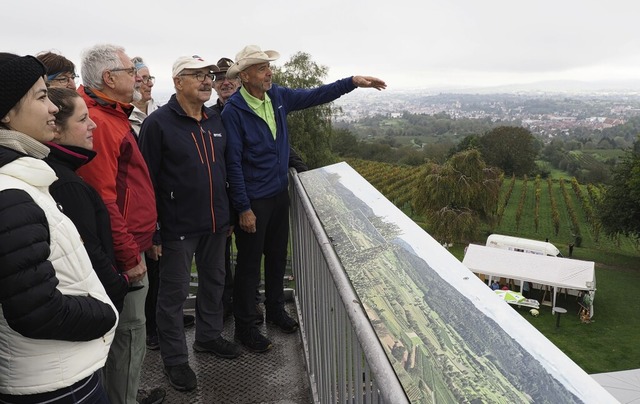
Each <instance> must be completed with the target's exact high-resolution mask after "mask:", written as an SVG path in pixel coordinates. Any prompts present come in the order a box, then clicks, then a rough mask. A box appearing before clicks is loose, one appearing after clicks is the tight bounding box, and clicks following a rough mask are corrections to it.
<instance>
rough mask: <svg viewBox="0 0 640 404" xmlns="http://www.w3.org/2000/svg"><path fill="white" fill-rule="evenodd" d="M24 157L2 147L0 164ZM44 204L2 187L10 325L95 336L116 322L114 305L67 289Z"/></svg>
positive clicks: (2, 292) (3, 288) (39, 335)
mask: <svg viewBox="0 0 640 404" xmlns="http://www.w3.org/2000/svg"><path fill="white" fill-rule="evenodd" d="M20 157H25V156H24V155H23V154H21V153H18V152H16V151H14V150H11V149H9V148H5V147H0V167H3V166H5V165H6V164H9V163H10V162H12V161H14V160H16V159H18V158H20ZM50 243H51V240H50V234H49V226H48V222H47V218H46V215H45V213H44V211H43V210H42V208H41V207H40V206H38V204H37V203H36V202H35V201H34V200H33V198H32V197H31V196H30V195H29V194H28V193H27V192H25V191H23V190H20V189H5V190H2V191H0V305H1V306H2V313H3V316H4V318H5V319H6V321H7V323H8V325H9V326H10V327H11V328H12V329H13V330H15V331H17V332H18V333H20V334H22V335H23V336H25V337H29V338H34V339H52V340H63V341H90V340H94V339H97V338H100V337H102V336H104V335H105V334H106V333H107V332H108V331H109V330H110V329H111V328H112V327H113V326H114V324H115V322H116V314H115V312H114V311H113V309H112V308H111V306H110V305H108V304H106V303H104V302H102V301H100V300H98V299H96V298H93V297H91V296H83V295H80V296H72V295H63V294H62V293H61V292H60V291H59V290H58V289H57V288H56V286H57V285H58V283H59V282H58V278H57V277H56V271H55V269H54V267H53V265H52V263H51V262H50V261H49V260H48V258H49V255H50V252H51V250H50Z"/></svg>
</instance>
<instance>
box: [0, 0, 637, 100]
mask: <svg viewBox="0 0 640 404" xmlns="http://www.w3.org/2000/svg"><path fill="white" fill-rule="evenodd" d="M3 9H4V10H5V11H4V12H3V18H2V20H3V21H2V24H0V38H2V44H3V46H2V48H3V49H2V50H3V51H9V52H14V53H18V54H35V53H38V52H40V51H43V50H57V51H59V52H60V53H62V54H63V55H64V56H66V57H67V58H69V59H71V60H72V61H74V62H75V63H76V65H79V62H80V55H81V52H82V50H83V49H85V48H87V47H89V46H91V45H94V44H97V43H113V44H117V45H121V46H124V47H125V48H126V51H127V53H128V55H129V56H142V57H143V58H144V59H145V60H146V62H147V64H148V65H149V66H150V68H151V74H152V75H154V76H156V77H157V78H158V80H157V83H156V88H157V89H158V90H161V91H170V90H171V86H172V85H171V81H170V72H171V65H172V63H173V61H174V60H175V59H176V58H177V57H178V56H181V55H193V54H198V55H200V56H202V57H204V58H205V59H210V60H211V61H212V62H214V63H215V62H216V61H217V60H218V59H219V58H220V57H222V56H226V57H230V58H232V59H234V58H235V55H236V53H237V52H238V51H239V50H240V49H242V48H243V47H244V46H245V45H249V44H255V45H258V46H260V47H261V48H262V49H264V50H266V49H273V50H277V51H278V52H280V53H281V55H282V57H281V59H280V60H278V61H276V62H275V64H281V63H284V62H285V61H287V60H289V58H290V57H291V56H292V55H293V54H295V53H296V52H300V51H301V52H306V53H308V54H310V55H311V57H312V59H313V60H314V61H315V62H317V63H319V64H322V65H325V66H327V67H328V68H329V76H328V78H327V81H333V80H335V79H338V78H342V77H346V76H350V75H353V74H366V75H373V76H377V77H380V78H382V79H384V80H385V81H386V82H387V84H388V86H389V87H388V88H389V89H407V88H434V87H438V88H439V87H446V86H491V85H502V84H514V83H531V82H537V81H545V80H584V81H595V80H618V79H620V80H622V79H625V80H627V79H640V29H639V28H638V25H639V23H638V13H637V11H639V10H640V6H639V5H638V4H637V3H636V2H635V1H633V0H624V1H622V0H608V1H604V0H537V1H518V0H438V1H435V0H412V1H409V0H395V1H380V0H366V1H364V0H363V1H350V0H323V1H313V2H310V1H305V0H298V1H292V0H272V1H255V0H244V1H242V0H241V1H216V0H209V1H205V0H181V1H175V0H155V1H140V0H138V1H124V0H108V1H94V0H85V1H78V0H70V1H65V2H53V3H52V2H44V1H41V0H19V1H18V0H5V4H4V7H3ZM78 70H79V68H78ZM78 73H79V72H78Z"/></svg>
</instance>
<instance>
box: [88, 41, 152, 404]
mask: <svg viewBox="0 0 640 404" xmlns="http://www.w3.org/2000/svg"><path fill="white" fill-rule="evenodd" d="M81 69H82V70H81V73H82V82H83V85H81V86H80V87H79V88H78V93H80V95H81V97H82V98H83V99H84V101H85V102H86V104H87V107H88V109H89V115H90V116H91V119H92V120H93V121H94V122H95V123H96V125H97V128H96V129H95V130H94V131H93V136H94V137H93V147H94V150H95V151H96V152H97V156H96V157H95V158H94V159H93V161H91V162H90V163H89V164H87V165H85V166H83V167H82V168H81V169H79V170H78V174H79V175H80V176H82V177H83V178H84V179H85V181H87V182H88V183H89V184H91V185H92V186H93V187H94V188H95V189H96V190H97V191H98V193H99V194H100V196H101V197H102V199H103V200H104V203H105V205H106V206H107V209H108V211H109V216H110V219H111V228H112V233H113V243H114V250H115V256H116V265H117V267H118V269H119V270H120V271H122V272H124V273H125V274H126V275H127V276H128V277H129V281H130V283H132V284H136V283H137V284H138V287H139V289H137V290H130V291H129V293H128V294H127V296H126V297H125V301H124V308H123V310H122V314H121V316H120V321H119V323H118V327H117V329H116V336H115V339H114V342H113V344H112V346H111V350H110V352H109V357H108V358H107V363H106V365H105V372H104V377H105V388H106V389H107V394H108V395H109V399H110V401H111V402H112V403H114V404H116V403H132V402H136V394H137V391H138V386H139V384H140V370H141V368H142V362H143V360H144V355H145V351H146V346H145V334H146V332H145V315H144V305H145V298H146V294H147V288H146V287H145V285H146V284H147V277H146V272H147V267H146V264H145V258H144V252H145V251H147V254H148V255H149V256H150V257H151V258H152V259H154V258H156V259H157V251H153V248H152V247H153V246H152V245H153V243H152V238H153V234H154V232H155V229H156V220H157V214H156V201H155V196H154V191H153V186H152V184H151V179H150V177H149V171H148V169H147V165H146V163H145V161H144V158H143V157H142V154H141V153H140V149H139V148H138V144H137V142H136V137H135V134H134V132H133V130H132V129H131V126H130V124H129V114H130V113H131V111H132V110H133V106H132V105H131V104H130V103H131V101H133V94H134V88H135V86H136V85H138V84H137V83H139V82H140V81H141V79H140V77H139V76H138V74H137V72H136V69H135V67H134V65H133V63H132V62H131V59H130V58H129V57H128V56H127V55H126V53H125V51H124V49H123V48H121V47H118V46H114V45H97V46H94V47H92V48H90V49H88V50H86V51H85V52H84V54H83V57H82V67H81ZM162 396H164V394H162ZM160 401H162V400H160Z"/></svg>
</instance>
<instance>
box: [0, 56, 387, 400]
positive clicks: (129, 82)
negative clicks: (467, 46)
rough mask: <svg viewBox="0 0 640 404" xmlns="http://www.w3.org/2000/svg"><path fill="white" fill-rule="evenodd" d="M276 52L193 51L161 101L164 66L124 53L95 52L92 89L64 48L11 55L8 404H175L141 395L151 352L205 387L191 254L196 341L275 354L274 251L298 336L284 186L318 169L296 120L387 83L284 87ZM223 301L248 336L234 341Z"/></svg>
mask: <svg viewBox="0 0 640 404" xmlns="http://www.w3.org/2000/svg"><path fill="white" fill-rule="evenodd" d="M278 57H279V54H278V53H277V52H275V51H262V50H261V49H260V48H259V47H257V46H255V45H249V46H246V47H245V48H243V49H242V50H241V51H240V52H239V53H238V54H237V55H236V58H235V62H234V61H233V60H231V59H229V58H221V59H220V60H219V61H218V63H212V62H209V61H206V60H204V59H203V58H201V57H198V56H186V57H180V58H178V59H177V60H176V61H175V63H174V64H173V68H172V80H173V86H174V88H175V94H174V95H172V96H171V99H170V100H169V101H168V102H167V103H166V104H165V105H163V106H158V105H157V104H156V103H155V102H154V100H153V98H152V96H151V90H152V87H153V85H154V81H155V78H154V77H153V76H151V75H150V69H149V67H148V66H147V65H146V64H145V62H144V60H143V59H142V58H140V57H135V58H133V59H132V58H130V57H129V56H128V55H127V54H126V52H125V49H124V48H122V47H120V46H115V45H97V46H94V47H91V48H89V49H87V50H85V51H84V53H83V55H82V60H81V76H82V84H81V85H80V86H78V87H77V88H76V80H77V78H78V75H77V74H76V70H75V65H74V64H73V63H72V62H71V61H70V60H69V59H67V58H65V57H64V56H62V55H59V54H56V53H52V52H45V53H43V54H39V55H37V57H34V56H29V55H28V56H19V55H16V54H11V53H0V279H1V280H2V282H0V305H1V306H2V312H1V313H0V341H1V344H0V347H1V348H0V352H1V354H0V401H2V402H11V403H44V402H47V403H62V402H64V403H67V402H71V403H135V402H136V401H138V402H144V403H159V402H162V401H163V399H164V396H165V392H164V391H163V390H162V389H160V388H157V389H154V390H152V391H151V392H141V391H139V384H140V372H141V369H142V363H143V361H144V356H145V352H146V347H147V346H149V347H150V348H153V347H156V346H157V347H159V349H160V353H161V357H162V361H163V364H164V372H165V374H166V375H167V377H168V380H169V383H170V384H171V386H173V387H174V388H175V389H177V390H180V391H189V390H193V389H195V388H196V387H197V378H196V375H195V373H194V372H193V370H192V369H191V367H190V366H189V352H188V348H187V343H186V337H185V334H184V327H185V326H187V325H189V324H190V323H193V318H191V319H189V318H188V317H186V316H185V315H184V313H183V308H184V303H185V301H186V299H187V297H188V294H189V285H190V280H191V267H192V263H193V261H194V259H195V265H196V268H197V271H198V292H197V298H196V308H195V342H194V344H193V347H192V348H193V350H194V351H196V352H209V353H213V354H214V355H216V356H218V357H221V358H227V359H233V358H236V357H238V356H240V355H241V354H242V349H241V347H240V346H244V347H245V348H246V349H248V350H249V351H252V352H266V351H268V350H269V349H270V348H271V346H272V344H271V341H270V340H269V339H268V338H267V337H266V336H264V335H263V334H262V333H261V332H260V330H259V327H258V324H259V322H261V321H262V317H261V316H260V315H259V314H258V310H257V306H256V290H257V288H258V285H259V282H260V272H261V262H262V258H263V257H264V276H265V296H266V300H265V318H266V321H267V322H268V323H270V324H273V325H275V327H277V328H278V329H280V330H281V331H282V332H285V333H294V332H296V331H297V329H298V322H297V321H296V320H295V319H293V318H292V317H291V316H290V315H289V314H288V313H287V311H286V310H285V305H284V290H283V276H284V271H285V264H286V256H287V244H288V233H289V214H288V209H289V198H288V191H287V187H288V170H289V167H290V166H292V167H296V168H297V169H300V170H304V169H306V166H304V163H303V162H302V161H301V160H300V159H299V157H298V156H297V155H296V154H295V153H294V152H293V150H292V149H291V147H290V144H289V134H288V132H287V124H286V116H287V114H288V113H289V112H291V111H295V110H300V109H304V108H308V107H312V106H315V105H320V104H323V103H327V102H330V101H333V100H335V99H336V98H338V97H340V96H341V95H343V94H346V93H348V92H350V91H352V90H354V89H355V88H357V87H371V88H376V89H378V90H381V89H384V88H385V87H386V84H385V83H384V81H382V80H380V79H377V78H375V77H369V76H353V77H348V78H345V79H342V80H338V81H337V82H335V83H332V84H327V85H323V86H320V87H318V88H314V89H289V88H285V87H279V86H277V85H276V84H273V83H272V71H271V68H270V62H272V61H274V60H276V59H278ZM214 89H215V91H216V92H217V94H218V100H217V103H215V105H213V106H212V107H208V106H206V105H205V103H207V102H208V101H209V100H210V98H211V95H212V91H213V90H214ZM232 233H233V234H234V235H235V244H236V251H237V262H236V265H235V276H233V275H232V272H233V271H232V268H231V265H230V253H229V249H230V243H231V235H232ZM150 280H153V281H150ZM225 311H226V312H232V313H233V316H234V319H235V341H236V342H232V341H228V340H227V339H225V338H224V337H223V336H222V329H223V319H224V314H225ZM147 323H148V324H147ZM150 326H151V328H149V327H150ZM154 336H156V338H157V340H156V341H157V342H155V344H154V343H153V342H154V341H153V338H152V337H154ZM150 337H151V339H150Z"/></svg>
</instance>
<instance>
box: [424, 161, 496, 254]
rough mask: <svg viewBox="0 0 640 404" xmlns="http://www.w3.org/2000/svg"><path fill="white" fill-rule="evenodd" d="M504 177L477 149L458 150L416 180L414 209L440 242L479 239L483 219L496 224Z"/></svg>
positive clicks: (429, 168)
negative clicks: (501, 184)
mask: <svg viewBox="0 0 640 404" xmlns="http://www.w3.org/2000/svg"><path fill="white" fill-rule="evenodd" d="M501 177H502V172H501V171H500V170H498V169H496V168H494V167H488V166H487V165H486V164H485V162H484V161H483V160H482V157H481V155H480V152H479V151H478V150H476V149H470V150H465V151H463V152H460V153H457V154H455V155H453V156H452V157H451V158H450V159H449V160H447V161H446V162H445V163H444V164H442V165H438V164H435V163H428V164H426V165H425V167H424V170H423V171H422V173H421V174H420V177H419V178H418V179H417V180H416V184H417V186H416V190H415V196H414V208H415V209H416V211H418V212H419V213H421V214H423V215H425V217H426V218H427V223H428V225H429V232H430V233H431V234H432V235H433V236H434V237H435V238H436V239H438V240H440V241H444V242H447V243H452V242H454V241H469V240H474V239H477V233H476V232H477V231H478V229H479V228H480V222H481V221H484V222H486V223H489V225H490V226H493V225H494V223H495V219H496V213H497V209H498V199H499V198H498V197H499V195H500V183H501Z"/></svg>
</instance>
